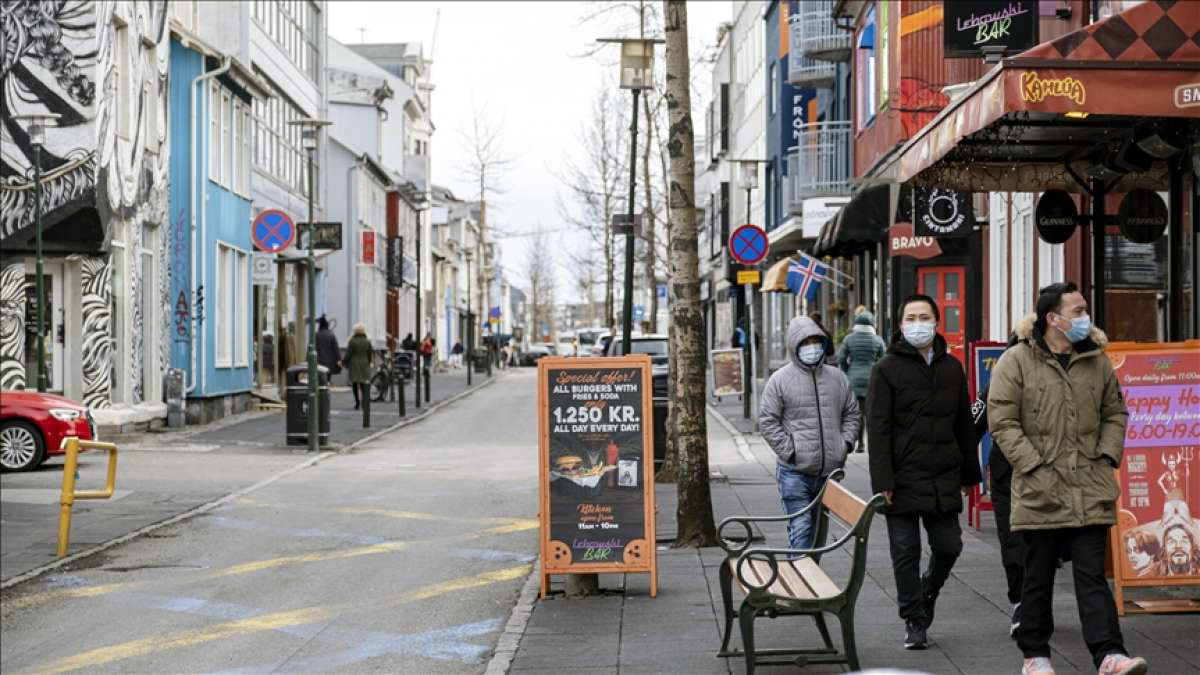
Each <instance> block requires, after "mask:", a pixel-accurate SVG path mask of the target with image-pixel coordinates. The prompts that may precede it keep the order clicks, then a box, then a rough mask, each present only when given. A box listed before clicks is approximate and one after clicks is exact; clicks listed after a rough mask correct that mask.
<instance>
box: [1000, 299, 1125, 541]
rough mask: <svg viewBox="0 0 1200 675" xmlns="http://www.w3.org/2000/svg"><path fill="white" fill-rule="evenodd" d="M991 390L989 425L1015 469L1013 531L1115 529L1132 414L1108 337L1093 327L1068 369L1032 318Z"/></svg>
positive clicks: (1024, 323) (1023, 325)
mask: <svg viewBox="0 0 1200 675" xmlns="http://www.w3.org/2000/svg"><path fill="white" fill-rule="evenodd" d="M1016 333H1017V336H1018V338H1020V342H1019V343H1018V344H1017V345H1016V346H1015V347H1012V348H1010V349H1009V350H1008V351H1006V352H1004V355H1003V356H1001V357H1000V361H999V362H997V363H996V366H995V368H994V369H993V371H992V379H991V384H990V387H989V389H988V404H987V415H988V426H989V427H990V428H991V431H992V438H994V439H995V441H996V443H997V445H999V447H1001V448H1003V452H1004V455H1005V457H1006V458H1007V459H1008V461H1009V463H1010V464H1012V470H1013V474H1012V529H1013V530H1015V531H1019V530H1048V529H1058V528H1074V527H1084V526H1088V525H1112V524H1114V523H1116V522H1117V511H1116V503H1117V499H1118V497H1120V494H1121V490H1120V488H1119V487H1118V485H1117V479H1116V476H1115V475H1114V473H1113V469H1115V468H1117V467H1119V466H1120V465H1121V456H1122V453H1123V452H1124V448H1125V422H1126V418H1127V417H1128V413H1127V412H1126V410H1125V399H1124V397H1123V396H1122V395H1121V385H1120V382H1119V381H1118V380H1117V375H1116V371H1115V370H1114V368H1113V365H1112V362H1110V361H1109V359H1108V358H1107V356H1105V354H1104V346H1105V345H1107V344H1108V337H1107V336H1106V335H1105V334H1104V332H1103V331H1101V330H1100V329H1098V328H1095V327H1093V328H1092V330H1091V333H1090V335H1089V336H1088V337H1086V338H1084V339H1083V340H1080V341H1079V342H1076V343H1075V344H1074V348H1073V350H1072V352H1071V358H1070V361H1069V362H1068V364H1067V367H1066V368H1065V369H1064V368H1063V367H1062V364H1061V363H1059V361H1058V359H1057V358H1056V357H1055V356H1054V354H1052V353H1051V352H1050V348H1049V347H1047V346H1046V341H1045V339H1044V337H1043V336H1042V333H1041V331H1039V330H1038V328H1037V326H1036V325H1035V323H1034V317H1033V316H1032V315H1030V316H1027V317H1025V319H1023V320H1022V321H1021V322H1020V324H1018V326H1017V330H1016Z"/></svg>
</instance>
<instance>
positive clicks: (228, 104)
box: [221, 89, 234, 187]
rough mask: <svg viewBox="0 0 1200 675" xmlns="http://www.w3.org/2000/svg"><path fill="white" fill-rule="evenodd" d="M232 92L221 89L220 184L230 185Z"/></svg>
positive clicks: (232, 158) (232, 157) (232, 159)
mask: <svg viewBox="0 0 1200 675" xmlns="http://www.w3.org/2000/svg"><path fill="white" fill-rule="evenodd" d="M232 122H233V94H231V93H230V92H229V90H228V89H222V90H221V184H222V185H224V186H225V187H229V186H230V185H231V182H230V177H231V175H232V172H231V171H230V168H231V166H230V165H231V163H232V162H233V161H234V156H233V129H232V126H233V124H232Z"/></svg>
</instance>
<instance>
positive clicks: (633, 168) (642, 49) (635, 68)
mask: <svg viewBox="0 0 1200 675" xmlns="http://www.w3.org/2000/svg"><path fill="white" fill-rule="evenodd" d="M597 42H616V43H619V44H620V45H621V89H629V90H632V91H633V117H632V119H631V122H630V126H629V134H630V143H629V211H628V220H626V221H625V222H624V224H623V226H622V230H623V231H624V233H625V297H624V299H623V301H622V303H621V347H622V353H624V354H628V353H629V351H630V338H631V335H632V333H633V256H634V246H633V231H634V217H633V213H634V199H635V195H636V192H637V128H638V95H639V94H641V93H642V90H643V89H652V88H653V87H654V45H655V44H656V43H661V42H663V40H662V39H659V38H600V39H599V40H597Z"/></svg>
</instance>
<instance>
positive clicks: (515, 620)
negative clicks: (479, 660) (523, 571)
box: [484, 561, 542, 675]
mask: <svg viewBox="0 0 1200 675" xmlns="http://www.w3.org/2000/svg"><path fill="white" fill-rule="evenodd" d="M541 569H542V567H541V562H540V561H539V562H535V563H534V564H533V569H532V570H530V572H529V577H528V578H527V579H525V585H524V586H522V587H521V595H520V597H519V598H518V599H517V604H516V605H515V606H513V609H512V614H510V615H509V617H508V623H506V624H504V632H502V633H500V640H499V641H498V642H497V643H496V650H495V651H494V652H492V658H491V660H489V661H488V664H487V669H486V670H485V671H484V673H485V675H506V674H507V673H508V669H509V668H511V667H512V662H513V659H514V658H516V656H517V647H519V646H520V644H521V638H522V637H524V636H525V627H526V626H527V625H528V624H529V617H530V615H532V614H533V605H534V603H535V602H536V601H537V595H538V590H539V586H540V584H541V578H540V577H541Z"/></svg>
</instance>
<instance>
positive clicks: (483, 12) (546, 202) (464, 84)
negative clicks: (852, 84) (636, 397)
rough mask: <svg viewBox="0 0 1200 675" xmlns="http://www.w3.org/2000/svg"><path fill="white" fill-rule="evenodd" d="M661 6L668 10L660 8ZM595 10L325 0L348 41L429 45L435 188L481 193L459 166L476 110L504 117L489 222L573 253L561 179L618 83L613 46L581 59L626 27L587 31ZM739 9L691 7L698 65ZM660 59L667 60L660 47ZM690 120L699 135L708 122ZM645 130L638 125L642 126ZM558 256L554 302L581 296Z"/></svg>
mask: <svg viewBox="0 0 1200 675" xmlns="http://www.w3.org/2000/svg"><path fill="white" fill-rule="evenodd" d="M656 4H657V5H658V7H659V8H660V10H661V3H656ZM597 5H598V3H594V2H498V1H492V2H347V1H342V0H338V1H335V2H330V3H329V32H330V35H331V36H332V37H334V38H335V39H337V40H339V41H341V42H344V43H347V44H355V43H360V42H367V43H372V42H375V43H378V42H411V41H418V42H421V43H423V44H424V45H425V53H426V55H429V54H431V50H432V57H433V60H434V64H433V71H432V72H433V78H432V82H433V84H434V86H435V87H436V89H435V90H434V92H433V103H432V107H433V122H434V125H436V127H437V131H436V132H435V133H434V137H433V142H432V144H431V147H432V150H431V152H432V155H433V158H432V159H433V180H434V182H435V183H437V184H439V185H444V186H446V187H449V188H450V189H451V190H452V191H453V192H454V193H455V195H456V196H458V197H459V198H464V199H473V198H474V197H475V194H474V190H473V189H472V188H471V186H470V181H469V180H467V178H466V176H465V175H464V173H463V171H462V166H463V164H464V160H465V156H466V147H467V146H466V142H465V140H464V137H463V133H464V132H465V131H466V130H467V129H469V128H470V122H471V116H472V112H471V111H472V105H476V106H478V107H479V108H480V109H482V110H484V111H486V113H487V116H488V117H490V118H492V119H493V120H495V121H497V122H501V121H502V122H503V130H502V134H503V139H504V148H505V150H506V152H507V153H508V154H509V155H510V156H512V157H513V158H514V162H513V164H512V165H511V167H510V168H509V169H508V173H507V175H506V176H505V177H504V180H503V184H504V186H505V187H506V188H507V191H506V192H505V194H503V195H501V196H499V197H498V198H497V200H496V201H497V202H498V203H496V204H495V205H494V206H492V205H489V209H488V211H489V221H491V222H492V223H494V224H496V225H497V226H499V227H500V228H502V229H503V230H505V231H508V232H528V231H531V230H533V229H534V228H535V227H536V226H537V225H538V224H539V223H540V224H541V225H542V227H544V228H545V229H546V230H548V231H551V234H550V237H551V241H552V242H554V243H555V245H556V246H557V247H564V246H577V245H580V241H579V237H580V236H581V235H578V234H575V233H571V232H565V231H561V230H562V229H563V227H564V226H563V225H562V224H561V221H560V217H559V214H558V210H557V207H556V205H555V199H554V195H555V191H556V190H560V189H561V187H560V185H559V183H558V181H557V179H556V178H555V172H556V171H558V170H560V169H561V168H562V165H563V161H564V157H565V156H566V155H567V154H571V153H575V154H578V153H579V149H578V146H579V142H578V138H579V133H580V127H581V125H582V124H583V123H584V121H585V120H586V116H587V112H588V109H589V106H590V105H591V103H592V99H593V96H594V94H595V92H596V88H597V87H598V86H599V85H600V84H601V82H603V81H604V79H605V78H609V79H610V80H613V81H615V79H616V70H617V68H616V65H615V64H616V56H617V49H618V47H617V46H615V45H613V46H612V47H610V51H611V54H601V55H599V56H598V57H592V58H587V57H578V56H577V55H580V54H582V53H583V52H585V51H586V50H588V49H590V48H592V47H593V46H594V45H595V40H596V38H598V37H611V36H615V35H618V32H617V31H618V30H619V29H620V28H621V25H622V23H623V22H622V21H620V20H618V19H617V17H611V18H609V19H605V20H597V21H593V22H589V23H587V24H583V23H582V19H583V18H584V17H585V16H587V15H588V14H590V13H592V12H594V11H595V10H596V9H597ZM732 7H733V5H732V2H730V1H729V0H715V1H713V2H690V3H688V23H689V39H690V42H691V50H692V57H693V58H695V55H696V54H697V53H698V50H700V49H704V48H706V47H708V48H711V46H712V45H713V43H714V42H715V41H716V34H717V26H718V24H719V23H720V22H721V21H729V20H731V18H732ZM439 13H440V20H436V19H438V16H439ZM435 20H436V21H435ZM435 23H436V26H437V31H436V44H435V43H434V38H435V35H434V27H435ZM627 34H628V35H633V33H627ZM656 57H657V58H660V59H661V58H662V51H661V47H660V49H659V51H657V52H656ZM707 91H708V90H707V88H706V89H705V90H704V91H699V92H697V91H693V92H692V96H693V99H695V98H696V97H697V96H699V97H700V98H701V99H702V100H703V99H705V98H706V97H707ZM626 96H628V94H626ZM693 104H694V105H696V106H697V107H698V104H697V102H696V101H693ZM693 124H694V125H695V127H696V134H697V138H700V134H701V133H702V132H703V125H704V120H703V119H694V120H693ZM644 125H645V121H644V120H643V122H642V129H643V130H644V128H645V127H644ZM639 185H640V179H639ZM555 230H559V231H555ZM527 246H528V238H527V237H526V238H521V237H510V238H507V239H505V240H502V241H501V247H502V252H501V256H502V261H501V262H502V264H503V265H504V268H505V269H506V270H507V271H508V272H509V277H510V278H514V280H515V281H516V282H517V284H518V285H523V283H522V281H523V276H522V274H521V267H522V265H521V263H522V261H523V260H524V259H525V256H526V249H527ZM562 257H563V256H559V259H558V260H556V263H557V267H558V274H557V279H558V284H557V286H558V299H559V300H560V301H565V300H576V299H577V298H576V297H575V296H576V294H575V293H574V289H572V288H571V283H570V276H569V274H568V273H567V271H566V270H565V269H563V268H562V264H563V262H564V261H563V260H562V259H561V258H562Z"/></svg>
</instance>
